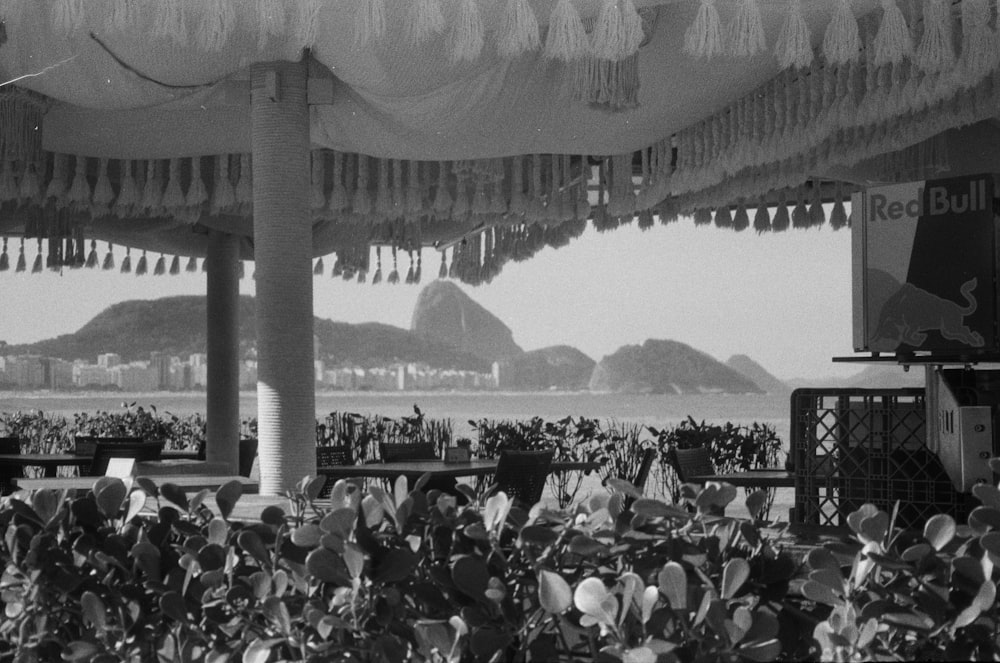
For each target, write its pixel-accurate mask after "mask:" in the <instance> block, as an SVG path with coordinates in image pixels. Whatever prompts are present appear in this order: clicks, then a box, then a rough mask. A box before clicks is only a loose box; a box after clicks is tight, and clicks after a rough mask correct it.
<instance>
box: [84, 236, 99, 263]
mask: <svg viewBox="0 0 1000 663" xmlns="http://www.w3.org/2000/svg"><path fill="white" fill-rule="evenodd" d="M84 266H85V267H86V268H87V269H94V268H95V267H97V242H95V241H94V240H90V253H88V254H87V262H86V263H84Z"/></svg>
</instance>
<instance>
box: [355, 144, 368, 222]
mask: <svg viewBox="0 0 1000 663" xmlns="http://www.w3.org/2000/svg"><path fill="white" fill-rule="evenodd" d="M352 207H353V208H354V211H355V213H357V214H360V215H361V216H368V215H369V214H371V211H372V199H371V192H369V191H368V157H367V156H365V155H364V154H359V155H358V188H357V190H356V191H355V192H354V201H353V204H352Z"/></svg>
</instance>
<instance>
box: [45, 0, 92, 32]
mask: <svg viewBox="0 0 1000 663" xmlns="http://www.w3.org/2000/svg"><path fill="white" fill-rule="evenodd" d="M86 12H87V10H86V9H85V8H84V0H55V4H54V5H52V22H53V23H54V24H55V27H56V29H57V30H59V31H60V32H61V33H62V34H64V35H67V36H68V35H69V34H70V33H72V32H74V31H76V30H79V29H80V28H81V27H82V26H83V21H84V18H85V16H86Z"/></svg>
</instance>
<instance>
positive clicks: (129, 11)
mask: <svg viewBox="0 0 1000 663" xmlns="http://www.w3.org/2000/svg"><path fill="white" fill-rule="evenodd" d="M135 2H136V0H114V2H112V3H111V12H110V13H109V15H108V22H107V26H106V27H107V30H108V32H113V31H117V32H125V31H127V30H130V29H135V27H136V25H135V24H136V19H137V18H138V10H137V9H136V6H135Z"/></svg>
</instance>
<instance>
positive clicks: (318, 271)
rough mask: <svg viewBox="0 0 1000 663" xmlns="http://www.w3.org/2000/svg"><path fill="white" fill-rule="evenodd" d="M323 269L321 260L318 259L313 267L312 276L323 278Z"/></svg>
mask: <svg viewBox="0 0 1000 663" xmlns="http://www.w3.org/2000/svg"><path fill="white" fill-rule="evenodd" d="M324 271H325V268H324V267H323V258H319V259H318V260H317V261H316V264H315V265H313V276H323V272H324Z"/></svg>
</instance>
